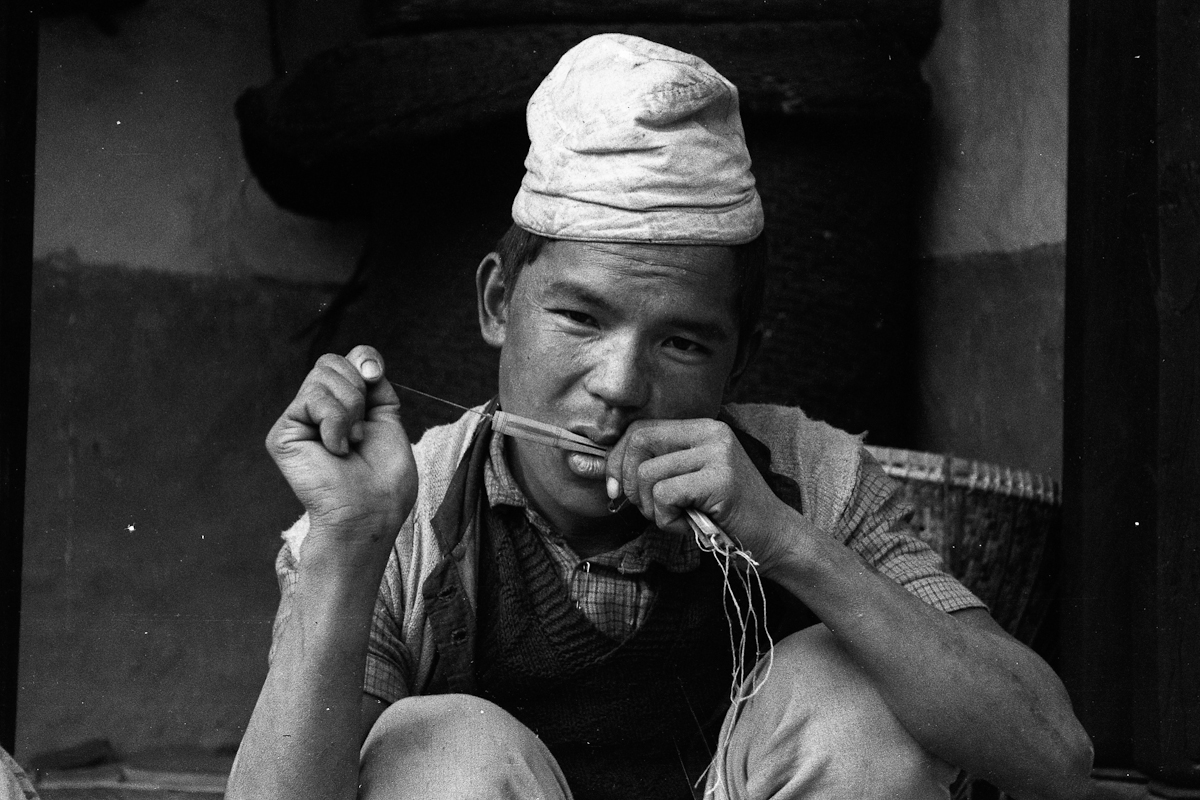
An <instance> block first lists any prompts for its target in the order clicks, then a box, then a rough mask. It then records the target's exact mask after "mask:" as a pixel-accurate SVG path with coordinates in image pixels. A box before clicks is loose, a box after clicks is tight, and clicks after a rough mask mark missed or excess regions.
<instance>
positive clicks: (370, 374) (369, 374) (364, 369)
mask: <svg viewBox="0 0 1200 800" xmlns="http://www.w3.org/2000/svg"><path fill="white" fill-rule="evenodd" d="M358 371H359V372H360V373H362V376H363V377H364V378H366V379H367V380H369V381H373V380H375V379H376V378H378V377H379V376H380V375H381V374H382V372H381V370H380V369H379V362H378V361H373V360H370V359H368V360H366V361H364V362H363V363H362V366H361V367H359V368H358Z"/></svg>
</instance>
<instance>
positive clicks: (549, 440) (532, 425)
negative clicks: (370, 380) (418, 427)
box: [388, 381, 608, 457]
mask: <svg viewBox="0 0 1200 800" xmlns="http://www.w3.org/2000/svg"><path fill="white" fill-rule="evenodd" d="M388 382H389V383H390V384H392V386H395V387H396V388H397V389H403V390H404V391H406V392H412V393H413V394H418V395H420V396H421V397H427V398H429V399H430V400H436V401H438V402H439V403H445V404H446V405H448V406H453V407H454V408H457V409H459V410H460V411H469V412H471V413H472V414H478V415H479V416H481V417H484V418H486V419H490V420H491V421H492V430H494V431H495V432H496V433H501V434H504V435H505V436H511V437H513V438H514V439H524V440H525V441H527V442H535V443H537V444H544V445H547V446H549V447H557V448H558V449H559V450H573V451H575V452H576V453H586V454H587V455H589V456H601V457H603V456H606V455H608V448H607V447H601V446H600V445H598V444H596V443H595V442H593V441H592V440H591V439H589V438H587V437H586V436H580V435H579V434H578V433H572V432H571V431H569V430H567V429H566V428H560V427H558V426H557V425H547V424H546V423H545V422H538V421H537V420H535V419H529V418H528V417H522V416H519V415H517V414H509V413H508V412H507V411H500V410H496V411H486V412H485V411H480V410H479V409H477V408H467V407H466V406H463V405H459V404H458V403H455V402H454V401H452V400H446V399H444V398H441V397H438V396H437V395H433V394H429V393H428V392H422V391H421V390H420V389H414V388H412V387H411V386H405V385H404V384H402V383H396V382H395V381H388Z"/></svg>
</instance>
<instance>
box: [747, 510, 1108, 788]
mask: <svg viewBox="0 0 1200 800" xmlns="http://www.w3.org/2000/svg"><path fill="white" fill-rule="evenodd" d="M789 511H791V510H790V509H789ZM791 513H792V514H793V515H794V516H795V517H797V518H799V515H798V514H796V513H795V512H794V511H792V512H791ZM791 522H792V525H793V526H794V527H793V530H795V531H796V532H797V533H799V536H798V542H799V543H800V546H799V547H797V548H796V549H795V550H793V551H792V552H790V553H788V554H787V555H785V556H784V557H783V558H782V559H780V560H779V561H778V562H776V563H774V564H772V565H771V567H770V569H769V570H765V571H764V572H763V574H764V575H767V576H769V577H770V578H771V579H772V580H774V581H775V582H777V583H779V584H780V585H782V586H783V587H784V588H785V589H787V590H788V591H790V592H792V593H793V594H795V595H796V596H797V597H799V598H800V599H801V600H802V601H804V603H805V604H806V605H808V606H809V608H811V609H812V611H813V612H814V613H815V614H816V615H817V616H818V617H819V618H820V619H821V620H822V621H823V622H824V623H825V624H826V625H827V626H828V627H829V628H830V629H831V630H832V631H833V633H834V635H835V636H836V637H837V639H838V641H839V642H840V643H841V644H842V647H844V648H845V649H846V651H847V652H848V653H849V654H850V656H851V658H853V659H854V660H855V661H856V662H857V663H858V664H859V665H860V666H861V667H862V668H863V670H864V671H865V672H866V673H867V675H868V676H869V677H870V678H871V679H872V681H873V682H874V683H875V685H876V686H877V687H878V688H879V690H880V692H881V694H882V695H883V697H884V700H885V701H886V702H887V704H888V707H889V708H891V710H892V713H893V714H895V715H896V718H897V719H899V720H900V722H901V724H903V725H904V726H905V728H906V729H907V730H908V731H909V733H910V734H911V735H912V736H913V738H914V739H916V740H917V741H918V742H919V743H920V744H921V745H922V746H923V747H924V748H925V749H927V750H929V751H930V752H931V753H934V754H936V755H938V756H939V757H940V758H942V759H943V760H945V761H948V762H950V763H951V764H954V765H956V766H959V767H962V768H964V769H966V770H967V771H968V772H971V773H972V774H974V775H976V776H979V777H983V778H986V779H988V780H989V781H991V782H992V783H994V784H995V785H997V786H999V787H1000V788H1001V789H1003V790H1005V791H1007V792H1009V793H1011V794H1015V795H1016V796H1018V797H1022V798H1046V799H1047V800H1049V799H1050V798H1080V797H1083V796H1085V795H1086V794H1087V781H1088V776H1089V773H1090V770H1091V759H1092V751H1091V744H1090V741H1089V740H1088V737H1087V734H1086V733H1085V732H1084V731H1083V728H1082V726H1080V724H1079V722H1078V720H1076V718H1075V715H1074V713H1073V712H1072V710H1071V704H1070V700H1069V699H1068V697H1067V694H1066V690H1065V689H1064V688H1063V686H1062V683H1061V682H1060V681H1059V680H1058V677H1057V676H1056V675H1055V674H1054V673H1053V671H1052V670H1051V669H1050V667H1049V666H1048V665H1047V664H1046V663H1045V662H1044V661H1043V660H1042V659H1041V658H1039V657H1038V656H1037V655H1036V654H1035V653H1033V651H1031V650H1029V649H1028V648H1027V647H1025V646H1024V645H1022V644H1021V643H1020V642H1018V641H1016V640H1015V639H1013V638H1012V637H1011V636H1009V635H1008V634H1007V633H1006V632H1005V631H1004V630H1003V629H1002V628H1000V626H999V625H997V624H996V622H995V621H994V620H993V619H992V618H991V616H990V615H989V614H988V613H987V612H986V611H984V610H982V609H968V610H964V611H959V612H957V613H955V614H944V613H942V612H940V611H938V610H936V609H934V608H932V607H931V606H929V605H927V604H926V603H924V602H922V601H921V600H919V599H918V598H916V597H914V596H913V595H912V594H910V593H909V592H908V591H906V590H905V589H903V588H901V587H900V586H899V585H897V584H896V583H895V582H893V581H891V580H890V579H888V578H886V577H884V576H883V575H881V574H879V573H878V572H877V571H875V570H873V569H871V568H870V567H869V566H868V565H867V564H866V563H865V562H864V561H863V560H862V559H861V558H860V557H859V556H858V555H857V554H856V553H854V552H853V551H852V550H850V549H849V548H846V547H844V546H842V545H841V544H839V543H837V542H836V541H835V540H833V539H832V538H831V537H829V536H827V535H825V534H824V533H823V532H820V531H813V530H805V529H804V528H805V526H806V525H807V523H806V522H804V521H803V520H800V519H794V520H792V521H791Z"/></svg>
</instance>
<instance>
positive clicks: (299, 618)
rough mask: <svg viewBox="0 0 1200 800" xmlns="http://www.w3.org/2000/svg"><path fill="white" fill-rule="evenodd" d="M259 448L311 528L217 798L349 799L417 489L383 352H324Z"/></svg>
mask: <svg viewBox="0 0 1200 800" xmlns="http://www.w3.org/2000/svg"><path fill="white" fill-rule="evenodd" d="M267 448H268V450H269V451H270V452H271V455H272V457H273V458H274V459H275V461H276V463H277V465H278V466H279V468H280V470H281V471H282V472H283V474H284V477H285V478H287V480H288V483H289V484H290V485H291V487H292V489H293V491H295V492H296V496H297V497H298V498H299V499H300V501H301V503H302V504H303V505H304V507H305V509H306V510H307V511H308V514H309V532H308V535H307V536H305V538H304V542H303V544H302V545H301V552H300V565H299V569H298V572H297V579H296V585H295V588H294V592H293V595H292V599H291V613H290V614H289V616H288V618H287V620H286V622H285V623H284V625H283V629H282V630H281V631H280V636H279V639H278V640H277V643H276V647H275V653H274V658H273V659H272V663H271V668H270V671H269V672H268V674H267V680H266V683H265V684H264V686H263V689H262V692H261V694H260V695H259V699H258V703H257V705H256V706H255V708H254V713H253V715H252V716H251V718H250V724H249V725H248V726H247V728H246V734H245V736H244V737H243V739H242V746H241V748H240V749H239V751H238V756H237V760H236V762H235V764H234V769H233V773H232V774H231V775H230V779H229V787H228V791H227V794H226V796H227V797H229V798H231V799H240V798H253V799H254V800H271V798H288V800H292V798H314V800H315V799H316V798H320V800H336V799H337V798H344V800H352V798H354V797H355V796H356V795H357V792H358V767H359V765H358V751H359V746H360V745H361V743H362V741H363V737H364V735H365V732H366V731H367V730H368V729H369V728H370V725H371V724H372V723H373V722H374V721H375V719H376V718H378V716H379V714H380V713H381V712H382V710H383V707H382V704H381V703H379V702H378V701H376V700H374V699H372V698H368V697H365V696H364V695H363V693H362V685H363V672H364V669H365V664H366V656H367V643H368V639H369V636H370V625H371V614H372V611H373V609H374V605H375V597H376V594H377V593H378V590H379V584H380V581H381V580H382V577H383V572H384V570H385V569H386V566H387V562H388V557H389V554H390V552H391V548H392V544H393V542H394V540H395V536H396V532H397V531H399V529H400V525H401V523H402V522H403V521H404V519H405V517H407V515H408V513H409V511H410V510H411V508H412V505H413V502H414V500H415V498H416V490H417V473H416V465H415V463H414V461H413V456H412V449H411V447H410V446H409V443H408V439H407V437H406V436H405V434H404V429H403V427H402V426H401V424H400V414H399V401H398V400H397V398H396V394H395V392H394V391H393V390H392V388H391V386H390V385H389V384H388V382H387V381H386V380H384V379H383V360H382V358H381V357H380V356H379V354H378V353H377V352H375V351H374V350H372V349H371V348H366V347H359V348H355V349H354V350H353V351H351V353H350V354H349V355H348V356H347V357H346V358H344V359H343V358H338V357H335V356H323V357H322V358H321V360H320V361H318V362H317V365H316V366H315V367H314V368H313V371H312V372H311V373H310V374H309V376H308V378H307V379H306V380H305V382H304V384H303V386H301V388H300V392H299V393H298V394H297V396H296V399H295V400H294V401H293V402H292V403H291V405H289V406H288V409H287V410H286V411H285V412H284V414H283V416H282V417H280V419H279V421H278V422H277V423H276V424H275V426H274V427H273V428H272V429H271V433H270V435H269V436H268V438H267Z"/></svg>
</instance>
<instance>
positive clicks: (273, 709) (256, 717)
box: [226, 559, 381, 800]
mask: <svg viewBox="0 0 1200 800" xmlns="http://www.w3.org/2000/svg"><path fill="white" fill-rule="evenodd" d="M312 561H316V562H319V561H320V559H312ZM380 572H381V570H379V569H377V568H376V566H375V565H370V566H368V567H366V568H365V569H363V570H359V571H350V570H346V569H344V568H339V569H331V568H328V567H326V566H325V565H323V564H320V563H311V564H309V565H308V566H307V567H305V566H302V568H301V570H300V573H299V580H298V582H297V585H296V589H295V594H294V596H293V603H292V613H291V616H290V617H289V618H288V620H287V621H286V623H285V628H284V630H283V632H282V637H281V639H280V641H279V644H278V645H277V647H276V651H275V655H274V658H273V660H272V665H271V669H270V671H269V672H268V674H267V680H266V683H265V684H264V685H263V689H262V693H261V694H260V695H259V699H258V703H257V705H256V706H255V708H254V713H253V715H252V716H251V719H250V724H249V725H248V726H247V728H246V735H245V736H244V738H243V739H242V746H241V748H240V749H239V751H238V757H237V761H236V762H235V766H234V770H233V773H232V775H231V776H230V780H229V789H228V793H227V795H226V796H227V797H228V798H230V800H242V799H243V798H245V799H250V798H253V800H272V799H273V798H287V799H288V800H295V799H296V798H313V799H314V800H316V799H318V798H319V800H342V798H344V799H345V800H353V798H354V797H355V796H356V795H357V787H358V750H359V745H360V743H361V740H362V730H361V722H360V716H359V714H360V706H361V699H362V684H363V671H364V665H365V661H366V652H367V642H368V639H369V635H370V624H371V613H372V609H373V608H374V602H375V596H376V592H377V591H378V586H379V577H380V575H379V574H378V573H380Z"/></svg>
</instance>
